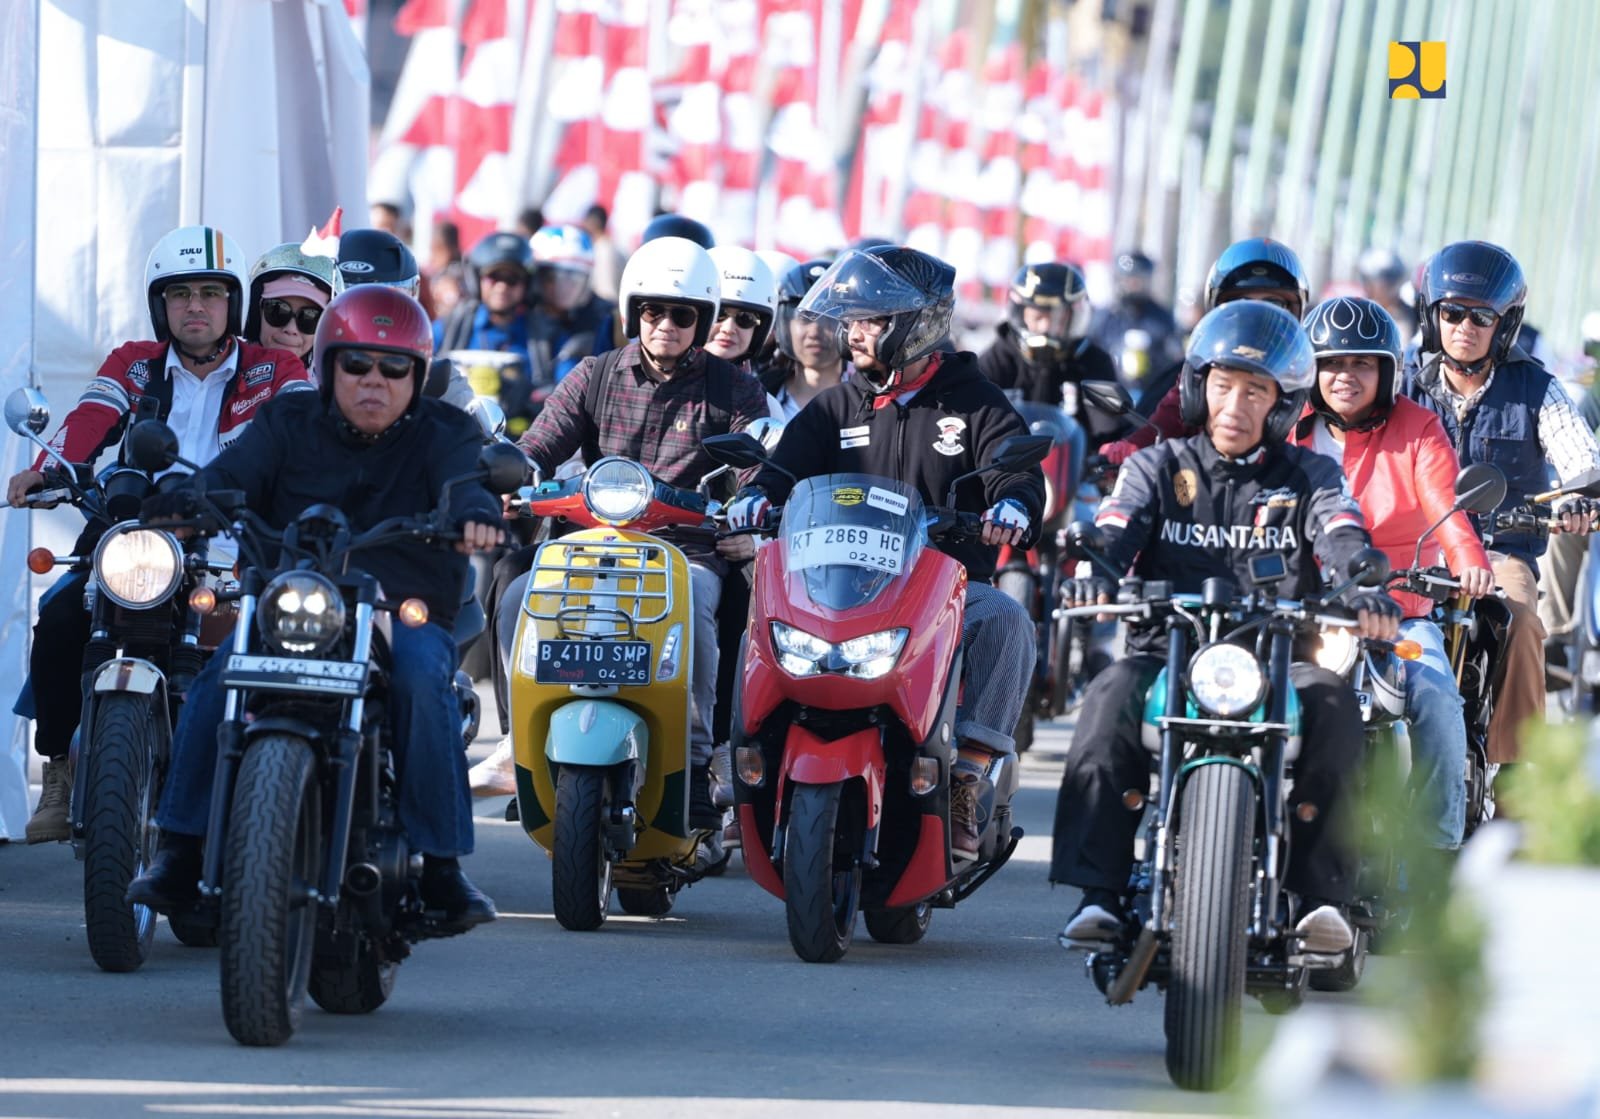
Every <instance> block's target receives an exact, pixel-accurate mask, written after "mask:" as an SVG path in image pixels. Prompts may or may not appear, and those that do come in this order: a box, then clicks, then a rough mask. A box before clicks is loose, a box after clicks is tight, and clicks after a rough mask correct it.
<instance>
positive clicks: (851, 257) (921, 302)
mask: <svg viewBox="0 0 1600 1119" xmlns="http://www.w3.org/2000/svg"><path fill="white" fill-rule="evenodd" d="M927 302H928V297H927V295H926V294H925V293H923V292H922V291H921V290H920V289H918V288H917V287H916V286H915V285H914V284H911V283H910V282H908V281H907V280H905V279H904V278H903V277H901V276H900V275H899V274H898V273H896V272H895V271H894V270H893V269H892V268H890V267H889V266H888V265H887V264H885V263H884V262H883V261H882V260H880V259H879V258H877V257H875V256H872V255H870V254H868V253H863V252H858V251H856V250H854V249H852V250H851V251H849V252H846V253H845V254H844V255H843V256H841V257H839V259H838V260H836V261H834V262H833V264H832V265H831V266H830V267H829V268H828V270H827V271H826V272H824V273H823V274H822V275H821V276H820V277H818V279H817V282H816V283H814V284H812V285H811V290H810V291H808V292H806V296H805V298H804V299H802V300H801V301H800V311H799V313H800V317H801V318H806V317H810V318H813V319H832V320H833V321H834V322H837V323H841V324H843V323H849V322H856V321H859V320H861V319H879V318H887V317H889V316H893V315H899V314H907V313H912V314H914V313H916V312H918V311H921V310H922V308H923V307H924V306H925V305H926V304H927Z"/></svg>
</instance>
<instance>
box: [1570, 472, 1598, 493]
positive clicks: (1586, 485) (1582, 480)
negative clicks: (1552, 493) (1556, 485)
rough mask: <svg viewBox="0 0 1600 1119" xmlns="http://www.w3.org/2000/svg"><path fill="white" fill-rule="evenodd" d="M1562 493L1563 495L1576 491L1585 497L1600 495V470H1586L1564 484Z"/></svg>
mask: <svg viewBox="0 0 1600 1119" xmlns="http://www.w3.org/2000/svg"><path fill="white" fill-rule="evenodd" d="M1561 493H1562V495H1563V496H1565V495H1566V494H1573V493H1576V494H1582V495H1583V496H1584V497H1600V470H1585V471H1584V472H1583V473H1582V474H1579V475H1578V476H1577V477H1576V478H1574V479H1572V481H1570V482H1567V483H1565V484H1564V485H1562V487H1561Z"/></svg>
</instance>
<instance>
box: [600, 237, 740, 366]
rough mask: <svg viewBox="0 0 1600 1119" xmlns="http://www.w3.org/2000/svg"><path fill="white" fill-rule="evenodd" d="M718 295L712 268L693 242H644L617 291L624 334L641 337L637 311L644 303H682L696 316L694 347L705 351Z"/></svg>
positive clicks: (718, 278)
mask: <svg viewBox="0 0 1600 1119" xmlns="http://www.w3.org/2000/svg"><path fill="white" fill-rule="evenodd" d="M721 289H722V274H721V273H720V272H719V271H718V270H717V265H716V262H715V261H713V260H712V259H711V254H710V253H708V252H706V251H705V250H704V249H702V248H701V247H700V246H699V245H697V244H695V243H694V242H693V241H690V240H688V239H686V238H683V237H657V238H656V239H655V240H654V241H646V242H645V243H644V244H642V245H640V246H639V247H638V249H636V250H635V251H634V254H633V255H632V256H631V257H629V258H628V264H627V267H625V268H623V270H622V281H621V282H620V283H619V284H618V285H617V295H618V297H619V301H620V302H621V304H622V319H623V329H624V331H625V332H626V333H627V336H628V337H629V338H637V337H639V308H640V307H642V306H643V305H644V304H646V303H652V302H655V303H681V304H684V305H686V306H689V307H693V308H694V309H695V310H696V311H698V312H699V317H698V318H696V319H695V323H694V343H693V345H694V346H696V347H699V346H704V345H705V344H706V339H707V338H708V337H710V336H711V327H712V324H713V323H715V322H716V321H717V306H718V304H719V303H720V302H721V294H720V293H721Z"/></svg>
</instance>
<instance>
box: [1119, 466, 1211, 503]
mask: <svg viewBox="0 0 1600 1119" xmlns="http://www.w3.org/2000/svg"><path fill="white" fill-rule="evenodd" d="M1117 480H1118V481H1119V482H1120V481H1121V480H1122V479H1121V478H1120V477H1119V478H1118V479H1117ZM1199 493H1200V476H1199V475H1198V474H1196V473H1195V472H1194V471H1193V470H1180V471H1178V472H1177V473H1176V474H1174V475H1173V476H1172V495H1173V496H1174V497H1176V498H1177V499H1178V504H1179V505H1182V506H1183V507H1184V508H1185V509H1187V508H1188V507H1189V506H1191V505H1193V504H1194V499H1195V497H1196V496H1197V495H1198V494H1199Z"/></svg>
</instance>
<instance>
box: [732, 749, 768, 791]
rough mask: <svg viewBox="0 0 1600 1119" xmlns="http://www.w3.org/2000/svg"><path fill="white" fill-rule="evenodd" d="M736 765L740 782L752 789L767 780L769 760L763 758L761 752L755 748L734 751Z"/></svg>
mask: <svg viewBox="0 0 1600 1119" xmlns="http://www.w3.org/2000/svg"><path fill="white" fill-rule="evenodd" d="M734 764H735V767H736V768H737V769H738V772H739V780H741V781H743V782H744V783H745V784H746V785H748V786H750V787H751V788H752V789H753V788H755V787H756V786H758V785H760V784H761V782H763V781H765V780H766V779H767V759H765V758H763V757H762V756H761V750H760V749H759V748H757V747H755V746H740V747H739V748H738V749H737V750H736V751H734Z"/></svg>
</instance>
